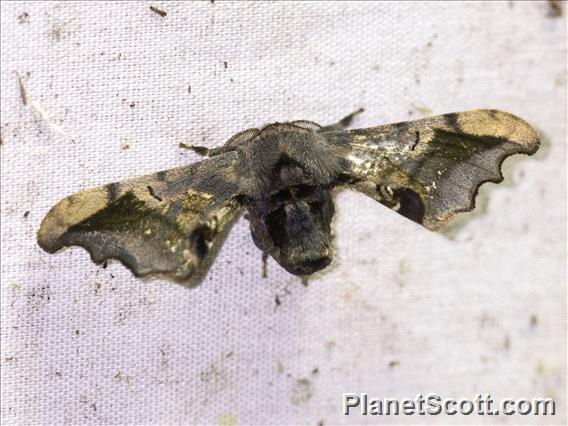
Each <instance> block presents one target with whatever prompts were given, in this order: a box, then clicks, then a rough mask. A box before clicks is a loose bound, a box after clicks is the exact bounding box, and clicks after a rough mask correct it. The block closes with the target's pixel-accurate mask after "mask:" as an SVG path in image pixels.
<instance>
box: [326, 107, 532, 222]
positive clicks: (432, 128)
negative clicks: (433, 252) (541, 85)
mask: <svg viewBox="0 0 568 426" xmlns="http://www.w3.org/2000/svg"><path fill="white" fill-rule="evenodd" d="M322 135H324V136H325V138H326V139H327V140H328V141H329V142H330V144H331V147H332V149H333V150H334V152H335V154H336V155H337V156H338V157H339V158H341V159H342V161H343V162H344V166H345V170H346V176H345V182H346V184H347V185H348V186H350V187H351V188H353V189H356V190H358V191H360V192H363V193H365V194H367V195H369V196H371V197H372V198H374V199H376V200H377V201H379V202H381V203H382V204H384V205H386V206H387V207H389V208H392V209H393V210H395V211H397V212H398V213H400V214H401V215H403V216H405V217H407V218H409V219H412V220H414V221H416V222H418V223H420V224H422V225H424V226H425V227H426V228H429V229H431V230H441V229H442V228H443V227H444V226H445V225H446V224H447V223H448V221H449V220H450V219H451V217H452V216H453V215H455V214H456V213H459V212H465V211H469V210H472V209H473V208H474V206H475V196H476V195H477V191H478V189H479V187H480V186H481V185H482V184H483V183H485V182H495V183H498V182H501V180H502V179H503V176H502V175H501V164H502V162H503V160H504V159H505V158H506V157H508V156H510V155H512V154H519V153H522V154H528V155H531V154H533V153H534V152H535V151H536V150H537V149H538V144H539V138H538V135H537V133H536V132H535V131H534V129H533V128H532V127H531V126H529V125H528V124H527V123H526V122H525V121H523V120H521V119H520V118H518V117H516V116H514V115H512V114H509V113H506V112H502V111H496V110H476V111H468V112H460V113H454V114H446V115H440V116H436V117H430V118H425V119H421V120H415V121H407V122H402V123H396V124H387V125H384V126H378V127H373V128H368V129H358V130H351V131H331V132H324V133H322Z"/></svg>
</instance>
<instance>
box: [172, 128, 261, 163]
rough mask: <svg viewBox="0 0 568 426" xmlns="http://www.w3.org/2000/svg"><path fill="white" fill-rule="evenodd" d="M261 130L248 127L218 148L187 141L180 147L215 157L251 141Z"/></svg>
mask: <svg viewBox="0 0 568 426" xmlns="http://www.w3.org/2000/svg"><path fill="white" fill-rule="evenodd" d="M259 131H260V130H258V129H247V130H244V131H242V132H239V133H237V134H236V135H234V136H233V137H232V138H231V139H229V140H228V141H227V142H226V143H225V145H223V146H219V147H217V148H207V147H206V146H199V145H187V144H185V143H180V144H179V147H180V148H184V149H187V150H189V151H193V152H195V153H196V154H199V155H203V156H205V157H215V156H216V155H221V154H225V153H227V152H229V151H234V150H235V149H237V147H238V146H239V145H241V144H243V143H245V142H248V141H251V140H252V139H254V138H255V137H256V135H258V133H259Z"/></svg>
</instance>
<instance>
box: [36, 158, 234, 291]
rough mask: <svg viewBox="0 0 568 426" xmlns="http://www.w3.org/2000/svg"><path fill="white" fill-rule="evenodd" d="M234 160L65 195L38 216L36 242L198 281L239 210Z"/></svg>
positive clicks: (139, 270)
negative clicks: (77, 249) (79, 249)
mask: <svg viewBox="0 0 568 426" xmlns="http://www.w3.org/2000/svg"><path fill="white" fill-rule="evenodd" d="M235 160H236V154H235V153H233V152H229V153H226V154H222V155H219V156H216V157H215V158H211V159H209V160H205V161H201V162H199V163H195V164H191V165H189V166H184V167H179V168H175V169H171V170H167V171H163V172H159V173H156V174H152V175H148V176H142V177H138V178H134V179H129V180H125V181H122V182H117V183H112V184H109V185H104V186H100V187H97V188H93V189H89V190H86V191H83V192H79V193H77V194H75V195H71V196H69V197H67V198H64V199H63V200H61V201H60V202H59V203H58V204H57V205H55V206H54V207H53V208H52V209H51V210H50V212H49V213H48V214H47V216H46V217H45V219H44V220H43V223H42V225H41V228H40V230H39V233H38V242H39V245H40V246H41V247H42V248H43V249H44V250H46V251H48V252H50V253H52V252H55V251H57V250H59V249H60V248H62V247H63V246H71V245H78V246H82V247H84V248H85V249H87V250H88V251H89V253H90V255H91V258H92V259H93V261H94V262H96V263H100V262H102V261H104V260H105V259H110V258H116V259H118V260H120V261H121V262H122V263H123V264H125V265H126V266H127V267H128V268H130V269H131V270H132V272H133V273H134V274H135V275H136V276H143V275H148V274H164V275H167V276H169V277H171V278H174V279H176V280H180V281H186V280H188V281H186V284H187V285H193V284H197V283H198V282H199V281H200V280H201V279H202V278H203V276H204V275H205V273H206V272H207V270H208V268H209V266H210V264H211V263H212V261H213V260H214V257H215V255H216V254H217V252H218V250H219V249H220V247H221V245H222V243H223V241H224V239H225V236H226V235H227V233H228V231H229V230H230V228H231V225H232V223H233V222H234V220H235V219H236V218H237V217H238V215H239V213H240V212H241V209H242V208H241V205H240V203H239V202H238V201H237V200H236V198H235V197H236V195H237V194H238V184H237V182H238V180H237V177H236V175H235V173H234V170H233V166H234V163H235Z"/></svg>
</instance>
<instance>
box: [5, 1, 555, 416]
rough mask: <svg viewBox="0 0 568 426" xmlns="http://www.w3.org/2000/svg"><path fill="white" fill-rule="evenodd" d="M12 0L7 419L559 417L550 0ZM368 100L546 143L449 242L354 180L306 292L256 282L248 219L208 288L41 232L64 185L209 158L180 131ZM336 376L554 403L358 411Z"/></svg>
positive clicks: (387, 112) (406, 391) (277, 282)
mask: <svg viewBox="0 0 568 426" xmlns="http://www.w3.org/2000/svg"><path fill="white" fill-rule="evenodd" d="M150 5H153V6H156V7H158V8H161V9H163V10H165V11H166V12H167V16H166V17H165V18H161V17H160V16H158V15H156V14H155V13H153V12H151V11H150V10H149V6H150ZM562 6H563V7H564V6H565V5H562ZM1 12H2V19H1V24H2V29H1V35H2V43H1V48H2V54H1V58H2V73H1V83H2V97H1V112H2V119H1V125H2V129H1V132H2V141H3V144H2V146H1V148H0V149H1V156H2V163H1V166H2V204H1V206H2V217H1V220H2V269H1V273H2V293H1V295H2V327H1V333H2V353H1V365H2V408H1V410H2V421H3V424H22V423H42V424H49V423H52V424H55V423H61V422H67V423H92V424H94V423H156V424H158V423H160V424H174V423H180V424H188V423H208V424H234V423H235V422H236V423H237V424H276V423H277V424H308V425H316V424H318V423H319V422H323V424H326V425H328V424H335V423H341V424H360V423H369V422H373V423H375V422H381V423H419V422H420V423H421V422H429V423H437V422H444V423H478V424H479V423H487V424H493V423H504V424H505V423H506V424H512V423H529V424H531V423H542V424H544V423H550V424H553V423H554V424H560V423H563V422H565V421H566V390H565V389H566V379H565V376H566V18H565V17H564V16H563V17H559V18H554V17H551V16H550V15H549V6H548V4H547V2H522V3H512V2H501V3H499V2H496V3H481V2H480V3H459V2H455V3H428V4H426V3H411V2H407V3H362V2H360V3H340V2H329V3H326V2H320V3H316V2H314V3H308V2H305V3H294V2H278V3H225V2H219V1H216V2H215V3H214V4H211V3H210V2H209V1H201V2H193V3H189V2H187V3H186V2H159V1H156V2H138V3H127V2H117V3H103V2H93V3H64V2H57V3H48V2H38V3H33V2H18V3H8V2H2V8H1ZM24 12H27V13H28V14H29V17H28V18H27V19H24V17H21V15H22V14H23V13H24ZM564 12H565V13H566V10H564ZM18 17H21V18H20V19H18ZM21 21H22V22H21ZM224 62H227V68H225V66H224ZM18 78H21V81H22V84H23V86H24V87H25V91H26V93H27V105H23V103H22V101H21V97H20V91H19V88H18ZM189 85H191V93H188V86H189ZM360 106H363V107H365V108H366V112H365V113H364V114H363V115H361V116H360V117H358V118H357V120H356V123H355V126H356V127H364V126H372V125H377V124H381V123H387V122H394V121H401V120H407V119H411V118H418V117H422V116H424V115H429V114H441V113H447V112H453V111H463V110H468V109H474V108H483V107H489V108H497V109H502V110H505V111H509V112H512V113H514V114H517V115H519V116H521V117H523V118H524V119H526V120H527V121H529V122H530V123H531V124H533V125H534V126H535V127H536V128H537V129H538V130H539V132H541V134H542V147H541V149H540V151H539V152H538V153H537V154H536V155H535V156H534V157H532V158H528V157H520V156H519V157H515V158H512V159H509V160H508V161H507V162H506V163H505V167H504V174H505V177H506V181H505V182H504V183H503V184H501V185H499V186H496V185H492V184H488V185H485V186H484V187H483V188H482V190H481V192H480V196H479V198H478V205H479V208H478V209H477V210H476V211H475V212H473V213H471V214H466V215H463V217H462V218H461V219H460V220H459V221H458V223H457V225H456V226H454V227H453V228H452V230H450V232H446V233H445V234H443V235H441V234H435V233H431V232H428V231H426V230H424V229H423V228H421V227H420V226H417V225H415V224H414V223H411V222H410V221H407V220H405V219H404V218H402V217H400V216H399V215H397V214H395V213H393V212H391V211H389V210H387V209H386V208H384V207H382V206H381V205H379V204H378V203H375V202H374V201H372V200H370V199H368V198H366V197H364V196H363V195H361V194H356V193H351V192H342V193H340V194H339V195H338V196H337V197H336V207H337V214H336V217H335V224H334V226H335V232H336V235H337V239H336V247H337V249H336V253H335V260H334V262H333V264H332V265H331V266H330V267H329V268H328V269H327V270H326V271H325V272H324V273H322V274H318V275H317V276H316V277H314V278H312V279H311V280H310V283H309V286H308V287H307V288H305V287H304V286H302V285H301V283H300V281H299V279H298V278H297V277H294V276H291V275H289V274H287V273H286V272H285V271H284V270H282V269H280V268H279V267H278V265H276V263H275V262H274V261H272V260H271V261H270V262H269V265H268V267H269V270H268V272H269V273H268V278H266V279H262V278H261V270H262V265H261V255H260V252H259V251H258V250H257V249H256V247H255V246H254V244H253V242H252V240H251V238H250V235H249V230H248V225H247V222H246V221H245V220H244V219H242V220H240V221H239V222H238V223H237V225H236V226H235V228H234V230H233V232H232V234H231V235H230V236H229V238H228V240H227V243H226V245H225V247H224V248H223V250H222V251H221V253H220V255H219V257H218V258H217V261H216V262H215V264H214V266H213V268H212V269H211V271H210V273H209V275H208V276H207V277H206V279H205V281H204V282H203V283H202V284H201V285H200V286H199V287H197V288H195V289H192V290H189V289H187V288H184V287H182V286H180V285H176V284H173V283H170V282H167V281H163V280H160V279H149V280H139V279H135V278H134V277H133V276H132V275H131V273H130V272H129V271H128V270H127V269H126V268H125V267H123V266H122V265H121V264H119V263H117V262H113V263H110V264H109V266H108V268H107V269H102V268H101V267H99V266H96V265H94V264H93V263H91V261H90V260H89V257H88V255H87V253H86V252H85V251H84V250H82V249H81V248H73V249H70V250H65V251H63V252H61V253H59V254H57V255H48V254H46V253H44V252H42V251H41V249H40V248H39V247H38V246H37V245H36V241H35V234H36V232H37V229H38V227H39V224H40V221H41V219H42V218H43V216H44V215H45V213H47V211H48V209H49V208H50V207H51V206H52V205H53V204H55V203H56V202H57V201H58V200H59V199H61V198H62V197H64V196H66V195H69V194H71V193H75V192H77V191H79V190H82V189H86V188H89V187H91V186H95V185H99V184H103V183H108V182H112V181H116V180H120V179H124V178H128V177H133V176H138V175H142V174H147V173H151V172H157V171H159V170H163V169H168V168H171V167H175V166H179V165H183V164H186V163H189V162H192V161H196V160H197V158H198V157H197V156H196V155H194V154H193V153H189V152H187V151H184V150H181V149H179V148H178V143H179V142H185V143H197V144H203V145H207V146H211V147H213V146H218V145H220V144H222V143H224V142H225V141H226V140H227V139H228V138H229V137H230V136H231V135H232V134H234V133H236V132H238V131H240V130H243V129H245V128H247V127H253V126H259V125H263V124H265V123H267V122H271V121H285V120H293V119H309V120H314V121H317V122H320V123H322V124H328V123H331V122H334V121H336V120H337V119H339V118H341V117H342V116H344V115H345V114H347V113H349V112H351V111H353V110H354V109H356V108H357V107H360ZM125 144H128V145H129V149H122V148H121V147H122V146H123V145H125ZM26 211H29V212H30V213H29V216H28V217H24V213H25V212H26ZM276 295H278V296H279V298H280V300H281V305H280V306H278V307H277V306H276V303H275V297H276ZM343 392H366V393H368V394H369V395H371V396H373V397H378V398H387V397H391V398H395V397H399V398H413V397H414V396H415V395H416V394H417V393H429V392H435V393H438V394H440V396H442V397H443V398H446V397H453V398H468V397H470V398H471V397H473V396H474V395H475V394H477V393H491V394H492V395H493V396H494V398H504V397H512V398H519V397H524V398H533V397H552V398H556V399H557V401H558V407H557V408H558V415H557V416H556V417H534V416H527V417H521V416H515V417H506V416H499V417H487V416H486V417H455V416H453V417H451V416H446V417H403V416H398V417H388V418H371V417H369V418H365V417H362V416H360V415H357V414H356V415H354V416H352V417H349V418H346V417H344V416H342V415H341V403H342V400H341V398H342V393H343Z"/></svg>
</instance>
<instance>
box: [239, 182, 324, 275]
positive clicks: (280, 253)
mask: <svg viewBox="0 0 568 426" xmlns="http://www.w3.org/2000/svg"><path fill="white" fill-rule="evenodd" d="M248 210H249V218H250V225H251V233H252V237H253V240H254V242H255V244H256V245H257V247H259V248H260V249H261V250H263V251H265V252H267V253H268V254H270V255H271V256H272V257H273V258H274V259H275V260H276V261H277V262H278V263H279V264H280V265H281V266H282V267H283V268H284V269H286V270H287V271H288V272H290V273H292V274H295V275H309V274H312V273H314V272H316V271H319V270H320V269H323V268H325V267H326V266H327V265H329V263H330V262H331V259H332V248H331V246H332V244H331V219H332V217H333V212H334V208H333V201H332V199H331V194H330V192H329V190H327V189H325V188H322V187H302V186H296V187H289V188H286V189H283V190H282V191H280V192H278V193H276V194H274V195H272V196H271V197H270V198H267V199H262V200H254V201H252V202H250V203H249V205H248Z"/></svg>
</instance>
